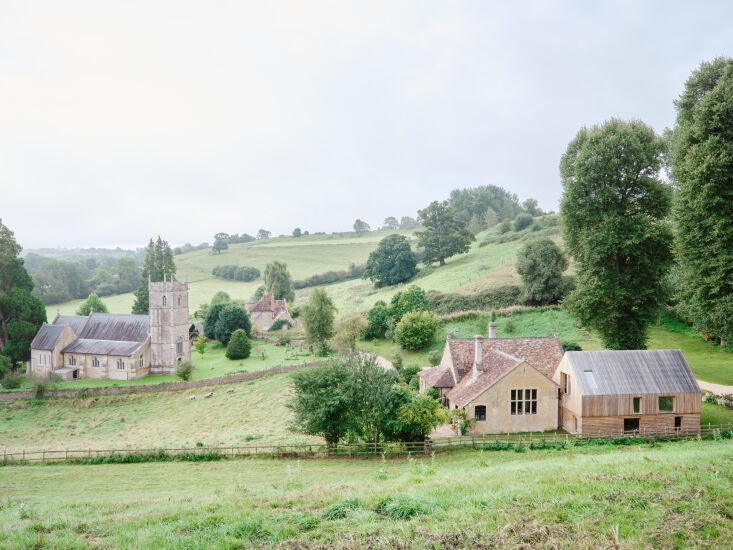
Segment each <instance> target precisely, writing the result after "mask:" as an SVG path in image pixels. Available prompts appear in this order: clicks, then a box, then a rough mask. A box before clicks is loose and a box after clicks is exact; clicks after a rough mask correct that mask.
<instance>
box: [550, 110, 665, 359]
mask: <svg viewBox="0 0 733 550" xmlns="http://www.w3.org/2000/svg"><path fill="white" fill-rule="evenodd" d="M664 151H665V142H664V140H663V139H661V138H660V137H659V136H657V135H656V134H655V133H654V130H653V129H652V128H650V127H649V126H647V125H646V124H644V123H642V122H639V121H632V122H625V121H621V120H615V119H614V120H610V121H608V122H606V123H605V124H603V125H601V126H594V127H592V128H583V129H581V130H580V131H579V132H578V135H577V136H576V137H575V139H573V141H571V142H570V144H569V145H568V148H567V151H566V152H565V154H564V155H563V157H562V160H561V162H560V174H561V177H562V183H563V188H564V191H563V197H562V203H561V214H562V222H563V232H564V238H565V246H566V248H567V250H568V252H569V253H570V255H571V256H572V257H573V258H574V259H575V261H576V262H577V265H578V284H577V288H576V290H575V291H574V292H573V293H572V294H571V295H570V297H568V298H567V299H566V301H565V304H566V306H567V307H568V309H569V310H570V312H571V313H572V314H573V315H574V316H575V317H576V318H577V319H578V320H579V321H580V322H581V323H582V324H583V325H585V326H587V327H589V328H591V329H594V330H596V331H597V332H598V333H599V335H600V337H601V340H602V341H603V344H604V346H605V347H607V348H609V349H643V348H645V347H646V341H647V325H648V323H649V321H651V320H652V319H653V317H654V316H655V315H656V314H657V312H658V311H659V307H660V305H661V304H662V303H663V300H664V298H665V296H664V294H665V293H664V288H665V287H664V284H663V277H664V275H665V273H666V271H667V269H668V267H669V265H670V261H671V257H672V255H671V246H670V243H671V240H672V234H671V232H670V230H669V228H668V226H667V224H666V222H665V217H666V216H667V214H668V213H669V209H670V203H671V190H670V188H669V186H667V185H665V184H664V183H663V182H662V181H661V180H660V177H659V170H660V165H661V161H662V155H663V153H664Z"/></svg>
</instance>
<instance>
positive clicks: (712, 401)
mask: <svg viewBox="0 0 733 550" xmlns="http://www.w3.org/2000/svg"><path fill="white" fill-rule="evenodd" d="M8 387H10V386H8ZM705 403H710V404H711V405H717V404H718V399H717V398H716V397H715V394H713V393H710V392H708V393H707V395H706V396H705Z"/></svg>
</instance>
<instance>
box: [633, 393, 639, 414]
mask: <svg viewBox="0 0 733 550" xmlns="http://www.w3.org/2000/svg"><path fill="white" fill-rule="evenodd" d="M634 412H635V413H639V412H641V397H634Z"/></svg>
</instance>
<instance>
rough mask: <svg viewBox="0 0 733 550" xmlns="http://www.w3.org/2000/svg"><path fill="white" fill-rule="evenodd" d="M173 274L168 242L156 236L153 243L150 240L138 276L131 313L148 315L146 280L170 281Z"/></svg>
mask: <svg viewBox="0 0 733 550" xmlns="http://www.w3.org/2000/svg"><path fill="white" fill-rule="evenodd" d="M175 274H176V263H175V261H174V260H173V251H172V250H171V247H170V246H169V245H168V241H164V240H163V239H161V238H160V235H158V239H157V240H156V241H155V242H153V239H150V242H148V248H147V251H146V253H145V262H144V263H143V270H142V274H141V276H140V285H139V286H138V287H137V290H136V291H135V303H134V304H132V312H133V313H137V314H141V315H147V314H148V310H149V309H150V303H149V301H150V298H149V294H148V280H150V281H152V282H154V283H159V282H160V281H162V280H163V279H164V278H165V279H166V280H168V281H172V280H173V277H174V276H175Z"/></svg>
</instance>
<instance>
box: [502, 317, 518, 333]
mask: <svg viewBox="0 0 733 550" xmlns="http://www.w3.org/2000/svg"><path fill="white" fill-rule="evenodd" d="M516 329H517V327H516V325H515V324H514V321H512V318H511V317H510V318H509V319H507V320H506V323H504V330H505V331H507V333H508V334H511V333H512V332H514V331H515V330H516Z"/></svg>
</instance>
